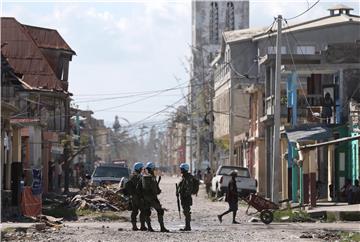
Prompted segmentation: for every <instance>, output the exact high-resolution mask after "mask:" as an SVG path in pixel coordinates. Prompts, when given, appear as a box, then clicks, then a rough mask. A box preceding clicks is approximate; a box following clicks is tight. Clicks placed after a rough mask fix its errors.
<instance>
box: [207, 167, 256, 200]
mask: <svg viewBox="0 0 360 242" xmlns="http://www.w3.org/2000/svg"><path fill="white" fill-rule="evenodd" d="M233 170H237V172H238V175H237V177H236V186H237V189H238V192H239V196H240V197H243V196H247V195H249V194H250V193H256V187H257V181H256V179H254V178H251V177H250V173H249V170H248V168H245V167H239V166H220V167H219V168H218V170H217V171H216V174H215V175H214V178H213V179H212V181H211V193H212V194H213V195H215V196H216V197H221V196H223V195H224V194H225V193H226V192H227V188H228V185H229V182H230V180H231V175H230V173H231V171H233Z"/></svg>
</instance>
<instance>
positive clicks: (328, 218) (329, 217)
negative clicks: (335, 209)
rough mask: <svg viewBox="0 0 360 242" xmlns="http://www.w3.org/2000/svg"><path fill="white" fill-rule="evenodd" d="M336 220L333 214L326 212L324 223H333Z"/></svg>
mask: <svg viewBox="0 0 360 242" xmlns="http://www.w3.org/2000/svg"><path fill="white" fill-rule="evenodd" d="M337 220H338V219H337V217H336V214H335V213H331V212H327V213H326V222H328V223H333V222H336V221H337Z"/></svg>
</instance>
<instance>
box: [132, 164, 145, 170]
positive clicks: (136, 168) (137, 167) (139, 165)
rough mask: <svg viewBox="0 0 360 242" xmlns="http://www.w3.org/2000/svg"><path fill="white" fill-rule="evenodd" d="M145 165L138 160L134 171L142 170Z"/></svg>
mask: <svg viewBox="0 0 360 242" xmlns="http://www.w3.org/2000/svg"><path fill="white" fill-rule="evenodd" d="M143 167H144V164H143V163H142V162H136V163H135V164H134V167H133V170H134V171H140V170H141V169H142V168H143Z"/></svg>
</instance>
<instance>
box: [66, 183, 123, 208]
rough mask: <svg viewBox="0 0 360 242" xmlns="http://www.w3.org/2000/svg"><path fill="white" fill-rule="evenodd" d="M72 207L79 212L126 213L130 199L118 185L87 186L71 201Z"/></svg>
mask: <svg viewBox="0 0 360 242" xmlns="http://www.w3.org/2000/svg"><path fill="white" fill-rule="evenodd" d="M70 206H72V207H75V208H77V209H79V210H81V209H89V210H93V211H124V210H127V209H128V207H129V198H128V197H126V196H124V195H123V194H122V193H121V190H119V189H118V186H117V185H108V186H91V185H89V186H87V187H84V188H83V189H82V190H81V191H80V193H79V194H77V195H75V196H74V197H73V198H72V199H71V200H70Z"/></svg>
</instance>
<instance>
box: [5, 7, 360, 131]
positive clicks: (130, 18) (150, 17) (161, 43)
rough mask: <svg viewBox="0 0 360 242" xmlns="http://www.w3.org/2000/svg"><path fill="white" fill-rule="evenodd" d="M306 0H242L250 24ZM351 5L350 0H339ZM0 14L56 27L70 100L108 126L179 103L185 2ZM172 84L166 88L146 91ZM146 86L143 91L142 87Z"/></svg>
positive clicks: (315, 13) (187, 23)
mask: <svg viewBox="0 0 360 242" xmlns="http://www.w3.org/2000/svg"><path fill="white" fill-rule="evenodd" d="M314 2H316V1H313V0H308V1H303V0H302V1H291V0H290V1H281V0H269V1H264V0H263V1H257V0H253V1H251V0H250V27H262V26H268V25H270V24H271V23H272V21H273V19H274V17H275V16H277V15H278V14H282V15H283V17H285V18H290V17H293V16H296V15H297V14H299V13H301V12H303V11H304V10H306V9H307V8H308V6H309V5H310V6H311V5H312V4H313V3H314ZM338 2H339V1H333V0H331V1H320V2H319V4H317V5H316V6H315V7H314V8H313V9H311V10H310V11H309V12H308V13H306V14H304V15H303V16H301V17H299V18H296V19H295V20H293V21H290V22H289V23H290V24H292V23H296V22H302V21H306V20H310V19H314V18H318V17H322V16H326V15H328V11H327V8H329V7H330V6H332V5H334V4H336V3H338ZM341 3H343V4H346V5H348V6H350V7H353V8H354V11H353V14H357V15H359V4H358V2H356V1H346V0H345V1H341ZM1 12H2V15H1V16H7V17H10V16H11V17H15V18H16V19H17V20H18V21H19V22H20V23H23V24H27V25H34V26H39V27H45V28H52V29H56V30H58V32H59V33H60V34H61V36H62V37H63V38H64V39H65V41H66V42H67V43H68V44H69V45H70V47H71V48H72V49H73V50H75V52H76V56H74V57H73V60H72V62H71V63H70V73H69V88H70V92H72V93H73V94H74V103H75V104H76V105H78V107H79V108H81V109H91V110H93V111H94V112H95V114H94V116H95V117H96V118H99V119H104V120H105V124H107V125H111V124H112V123H113V120H114V116H115V115H118V116H119V117H120V122H121V123H122V124H123V125H127V122H130V123H131V124H134V123H136V122H138V121H141V120H144V119H146V121H150V122H151V121H156V120H164V119H166V118H168V117H169V115H170V114H171V112H173V111H174V109H173V108H169V109H168V110H166V112H161V115H158V116H154V117H150V116H151V115H152V114H154V113H157V112H158V111H161V110H162V109H164V108H166V107H168V106H169V105H170V106H171V105H173V104H174V103H175V105H174V106H176V105H180V104H184V96H185V95H186V94H187V88H186V85H187V83H188V81H189V73H188V69H189V67H188V65H189V61H188V60H189V57H190V47H189V44H190V43H191V1H190V0H183V1H165V0H152V1H120V0H118V1H116V0H113V1H106V0H105V1H97V2H96V1H70V0H63V1H57V0H53V1H45V0H43V1H41V0H38V1H32V0H26V1H24V0H23V1H20V0H12V1H10V0H3V1H2V6H1ZM169 88H175V89H174V90H171V91H163V92H150V91H156V90H164V89H169ZM146 92H147V93H146Z"/></svg>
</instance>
